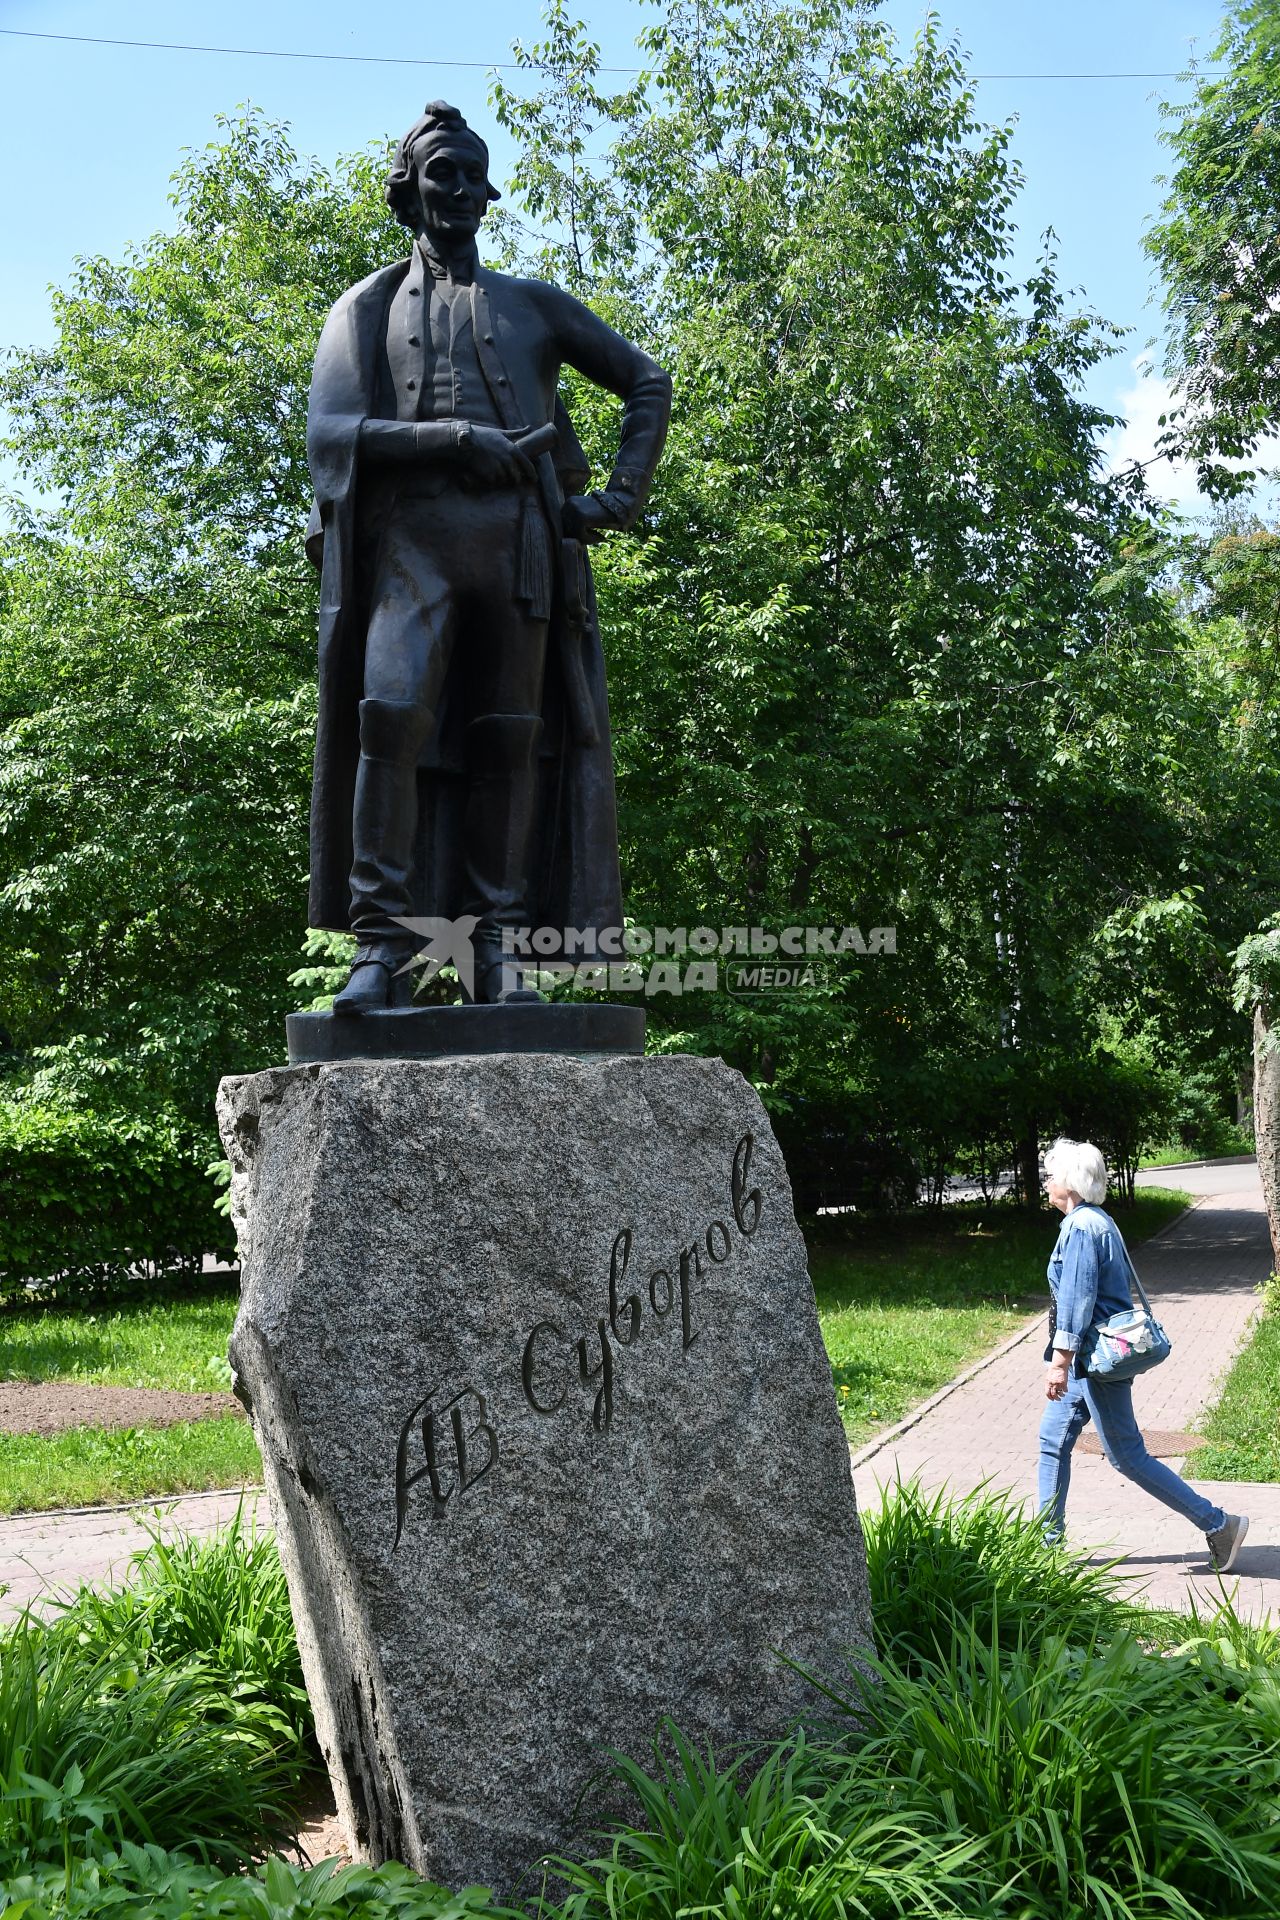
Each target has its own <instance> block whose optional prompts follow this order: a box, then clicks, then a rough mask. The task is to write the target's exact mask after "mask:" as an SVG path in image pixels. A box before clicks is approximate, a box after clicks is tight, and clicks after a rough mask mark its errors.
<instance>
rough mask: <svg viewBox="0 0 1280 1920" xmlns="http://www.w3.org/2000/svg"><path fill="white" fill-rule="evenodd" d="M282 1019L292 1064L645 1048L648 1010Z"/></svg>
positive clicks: (561, 1006)
mask: <svg viewBox="0 0 1280 1920" xmlns="http://www.w3.org/2000/svg"><path fill="white" fill-rule="evenodd" d="M284 1024H285V1031H286V1032H287V1034H288V1036H289V1062H290V1065H292V1066H305V1065H307V1064H309V1063H311V1062H313V1061H319V1060H439V1059H442V1058H444V1057H445V1056H446V1055H448V1054H461V1053H643V1052H644V1008H643V1007H626V1006H622V1007H619V1006H612V1005H610V1004H609V1003H607V1002H598V1003H597V1002H571V1001H558V1002H556V1003H554V1004H551V1003H548V1004H547V1005H545V1006H538V1005H536V1004H532V1003H530V1004H523V1005H521V1004H518V1005H516V1006H510V1007H503V1006H496V1007H475V1006H465V1007H464V1006H458V1007H389V1008H387V1009H386V1011H385V1012H379V1013H348V1014H334V1013H290V1014H287V1015H286V1016H285V1023H284Z"/></svg>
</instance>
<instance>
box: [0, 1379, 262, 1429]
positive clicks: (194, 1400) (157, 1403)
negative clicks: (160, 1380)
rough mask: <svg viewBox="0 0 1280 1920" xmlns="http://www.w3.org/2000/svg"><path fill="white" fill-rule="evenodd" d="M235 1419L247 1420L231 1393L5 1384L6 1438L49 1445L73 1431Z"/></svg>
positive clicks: (2, 1417)
mask: <svg viewBox="0 0 1280 1920" xmlns="http://www.w3.org/2000/svg"><path fill="white" fill-rule="evenodd" d="M229 1413H234V1414H240V1415H241V1416H243V1414H244V1408H243V1407H242V1406H241V1405H240V1402H239V1401H238V1400H237V1399H236V1397H235V1395H234V1394H231V1393H177V1392H172V1391H170V1390H169V1389H167V1388H164V1387H90V1386H84V1385H81V1384H80V1383H79V1382H76V1381H70V1380H0V1433H35V1434H40V1435H42V1436H43V1437H44V1438H45V1439H48V1438H51V1437H52V1435H54V1434H57V1433H66V1432H67V1430H68V1429H69V1428H71V1427H173V1426H177V1425H178V1424H179V1423H180V1422H182V1421H184V1420H221V1419H223V1418H225V1416H226V1415H227V1414H229Z"/></svg>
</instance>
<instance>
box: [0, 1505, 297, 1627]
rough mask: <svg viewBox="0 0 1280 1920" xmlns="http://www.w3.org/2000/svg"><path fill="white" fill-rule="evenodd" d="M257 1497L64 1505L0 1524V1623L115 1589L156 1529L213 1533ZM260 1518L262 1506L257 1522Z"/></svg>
mask: <svg viewBox="0 0 1280 1920" xmlns="http://www.w3.org/2000/svg"><path fill="white" fill-rule="evenodd" d="M259 1498H260V1495H259V1492H258V1489H257V1488H253V1487H251V1488H249V1489H248V1490H247V1491H246V1492H244V1493H240V1492H232V1493H192V1494H186V1495H184V1496H183V1498H182V1499H179V1500H148V1501H146V1502H145V1503H142V1504H139V1505H137V1506H129V1507H72V1508H69V1509H68V1510H67V1511H65V1512H63V1513H20V1514H17V1515H15V1516H14V1517H13V1518H12V1519H10V1520H0V1586H6V1587H7V1588H8V1591H7V1592H6V1593H4V1594H0V1620H3V1619H6V1618H8V1617H9V1616H11V1615H13V1614H15V1613H19V1612H21V1610H22V1608H23V1607H25V1606H26V1605H27V1604H28V1603H29V1602H30V1601H33V1600H40V1599H47V1598H48V1597H49V1596H50V1595H54V1594H57V1593H59V1592H65V1591H66V1589H67V1588H68V1587H76V1586H79V1585H80V1584H81V1583H82V1582H83V1583H85V1584H87V1585H89V1586H95V1587H105V1586H110V1585H111V1584H112V1583H113V1582H117V1583H118V1582H119V1581H121V1580H122V1579H123V1578H124V1574H125V1570H126V1568H127V1567H128V1564H129V1561H130V1559H131V1557H132V1556H133V1555H134V1554H135V1553H138V1552H140V1551H141V1549H142V1548H143V1547H146V1546H147V1545H149V1543H150V1539H151V1532H150V1531H149V1529H152V1530H153V1529H154V1528H155V1527H156V1526H157V1525H160V1526H161V1527H163V1529H164V1530H165V1532H170V1531H177V1532H180V1533H213V1532H215V1531H216V1529H217V1528H218V1527H222V1526H225V1525H226V1524H227V1522H228V1521H229V1520H231V1519H232V1518H233V1516H234V1514H235V1512H236V1509H237V1507H238V1506H239V1505H240V1503H241V1501H242V1500H243V1502H244V1509H245V1513H246V1514H247V1515H248V1514H253V1513H255V1512H256V1510H257V1504H258V1500H259ZM265 1513H266V1509H265V1504H264V1507H263V1515H264V1518H265Z"/></svg>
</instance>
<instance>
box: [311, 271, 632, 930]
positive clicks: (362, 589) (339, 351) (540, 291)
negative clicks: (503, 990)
mask: <svg viewBox="0 0 1280 1920" xmlns="http://www.w3.org/2000/svg"><path fill="white" fill-rule="evenodd" d="M413 265H414V267H415V268H416V266H417V262H416V261H415V262H414V263H413ZM410 268H411V263H410V262H409V261H407V260H403V261H399V262H397V264H396V265H395V266H391V267H385V268H383V269H381V270H380V271H379V272H377V273H374V274H371V275H370V276H369V278H368V279H367V280H363V281H361V282H360V284H359V285H358V286H355V287H352V288H350V289H349V291H348V292H346V293H345V294H343V296H342V298H341V299H340V300H339V301H338V302H337V304H336V305H335V306H334V308H333V310H332V312H331V313H330V315H329V318H328V320H327V321H326V323H325V327H324V330H323V332H322V334H321V337H320V344H319V347H318V348H317V351H316V361H315V371H314V374H313V377H312V384H311V398H310V405H309V408H308V415H307V457H308V461H309V464H310V467H311V477H312V483H313V485H314V488H315V495H316V505H315V510H314V511H313V513H312V518H311V525H310V527H309V528H308V537H307V551H308V553H309V554H310V555H311V557H312V559H313V561H314V562H315V563H316V564H317V565H318V566H319V568H320V575H321V586H320V661H319V667H320V688H319V693H320V700H319V716H318V721H317V727H316V751H315V780H314V785H313V788H312V798H311V897H310V923H311V925H312V926H315V927H327V928H332V929H336V930H339V931H346V930H347V928H348V926H349V911H350V872H351V862H352V845H351V823H352V806H353V802H354V796H355V776H356V763H357V759H358V756H359V751H360V741H359V705H360V700H361V697H362V694H363V690H364V645H365V633H366V629H367V626H368V616H369V604H368V603H369V593H370V579H369V572H370V565H371V558H370V555H371V546H372V543H371V540H370V538H369V530H368V529H366V528H363V527H362V524H361V513H360V499H359V497H358V496H359V478H358V465H357V458H356V449H357V440H358V437H359V432H360V423H361V421H362V420H365V419H368V418H374V419H379V418H381V419H394V418H395V417H396V384H397V370H396V368H395V366H394V365H393V362H394V360H395V356H396V351H397V343H396V342H395V341H391V342H390V343H389V342H388V339H387V331H388V313H389V309H390V306H391V301H392V298H393V296H394V294H395V291H396V289H397V287H398V286H399V285H400V283H401V281H402V280H403V279H404V277H405V275H406V273H407V272H409V271H410ZM553 299H554V300H557V301H559V302H561V303H563V304H564V305H565V307H566V310H567V309H569V308H572V309H573V313H574V316H576V319H577V323H578V324H579V325H581V324H582V323H583V316H585V319H586V320H588V321H590V323H591V327H592V328H593V329H598V330H599V333H600V336H601V338H606V337H607V339H606V345H607V346H608V347H610V348H612V349H613V350H614V351H615V353H616V352H617V350H625V353H626V354H629V355H632V356H634V361H635V363H636V366H637V367H638V368H639V369H640V373H639V375H638V376H637V378H638V380H639V381H640V383H643V378H644V372H645V370H650V371H651V373H652V375H656V376H657V380H658V382H665V381H666V376H665V375H664V374H662V373H661V371H660V369H658V368H656V367H655V366H654V365H653V362H651V361H648V360H646V359H645V356H643V355H641V354H640V353H639V352H638V350H637V349H634V348H630V347H627V345H626V343H625V342H622V341H621V340H620V339H619V337H618V336H617V335H616V334H612V333H611V332H610V330H609V329H607V328H605V327H604V325H603V322H600V321H598V320H596V319H595V317H594V316H592V315H587V314H586V310H585V309H582V308H579V307H578V306H577V303H576V302H570V301H569V299H568V296H567V295H561V294H559V293H558V292H557V290H556V289H553V288H543V287H541V284H540V283H537V282H527V281H519V280H513V279H510V278H508V277H507V276H506V275H502V274H497V273H491V272H489V271H487V270H485V269H483V268H482V269H480V270H479V271H478V272H477V274H476V282H475V288H474V291H473V295H472V301H473V313H474V314H475V317H476V323H477V324H476V329H475V331H476V342H477V349H478V351H479V354H480V363H481V369H482V371H483V373H484V376H485V380H486V383H487V384H488V386H489V388H490V391H491V393H492V394H493V398H494V402H495V406H496V408H497V411H498V416H499V418H500V419H502V420H503V421H504V424H506V425H508V426H512V427H514V426H528V427H535V426H540V425H542V424H544V423H545V422H547V421H548V420H550V419H552V418H554V419H555V423H556V426H557V428H558V430H559V445H558V449H557V451H556V452H555V453H554V454H544V455H543V456H542V459H541V461H540V462H539V480H540V492H541V496H542V499H543V501H544V503H545V505H546V508H547V510H548V517H549V518H552V519H554V520H555V521H556V522H558V510H559V507H560V505H561V504H562V503H563V499H564V496H565V494H566V493H569V492H578V491H580V490H581V489H582V487H583V486H584V485H585V484H586V478H587V468H586V460H585V458H584V456H583V452H582V448H581V446H580V445H579V443H578V440H577V436H576V435H575V434H574V432H573V428H572V426H571V424H570V422H569V418H568V415H567V413H566V412H565V410H564V408H563V406H562V405H561V404H560V403H559V401H558V400H557V399H556V397H555V386H554V376H552V377H551V379H550V381H549V380H548V377H547V373H546V368H545V367H541V368H540V367H539V365H538V360H537V356H536V355H535V354H533V353H532V352H531V351H529V342H530V336H531V335H533V334H536V333H537V328H538V327H541V328H542V334H543V335H545V333H546V327H545V323H544V317H543V315H542V313H541V312H540V311H538V310H539V309H540V308H541V307H542V306H543V305H544V303H546V302H549V301H551V300H553ZM535 344H541V345H543V346H545V340H544V339H542V338H541V336H539V338H538V340H536V341H535ZM592 344H593V347H594V346H595V345H596V344H598V343H596V342H595V340H594V338H593V341H592ZM544 357H545V356H544ZM610 384H613V382H612V381H611V382H610ZM652 384H653V382H652V381H651V382H650V385H652ZM548 389H549V390H548ZM669 391H670V389H669V383H667V385H666V393H667V394H668V395H669ZM663 428H664V430H665V415H664V418H663ZM625 435H626V429H625V426H624V439H625ZM659 444H660V442H659ZM552 530H553V537H554V540H553V543H554V546H555V550H556V552H557V553H558V554H561V555H562V564H560V565H558V566H557V567H556V568H554V569H553V572H554V576H555V578H554V585H553V595H552V608H551V628H550V634H549V644H548V654H547V676H546V690H545V695H544V700H543V716H544V719H545V722H546V727H545V732H544V738H543V747H542V753H541V758H540V772H541V779H540V787H539V801H538V818H537V825H536V829H535V836H534V838H535V845H534V848H533V854H532V858H531V881H532V884H531V887H530V893H529V900H528V906H529V913H530V925H531V926H544V927H554V928H567V927H576V928H588V927H594V928H602V927H615V926H619V925H621V922H622V899H621V885H620V880H619V874H618V839H617V814H616V806H615V800H614V785H613V759H612V753H611V750H610V737H609V710H608V701H607V696H606V692H605V673H604V653H603V649H602V646H601V641H600V629H599V624H598V621H597V618H596V608H595V595H594V591H593V589H592V584H591V575H590V568H589V566H588V565H587V561H586V554H585V551H584V550H583V549H581V548H578V547H576V545H574V544H567V545H566V546H565V547H564V548H562V547H561V543H560V538H559V534H560V529H559V526H558V524H554V525H553V529H552ZM565 558H567V559H568V560H570V561H571V562H572V561H574V560H576V562H577V572H578V578H577V580H576V582H575V581H573V580H572V579H568V578H567V577H566V574H567V568H566V565H565V564H564V563H563V561H564V559H565ZM575 589H576V590H575ZM566 593H567V594H568V597H569V599H570V601H574V600H578V599H579V598H580V601H581V609H582V611H581V614H580V615H578V616H577V617H576V618H575V619H570V618H569V617H568V613H567V609H566ZM452 680H453V676H452V675H450V676H448V677H447V683H446V689H445V696H444V699H443V701H442V702H441V710H440V713H439V715H438V719H437V725H436V727H435V729H434V732H433V736H432V738H431V739H430V740H429V741H428V743H427V747H426V749H425V750H424V754H423V761H422V765H421V767H420V770H419V781H418V791H419V801H420V805H419V837H418V855H417V876H416V883H415V888H414V896H415V897H414V899H413V910H414V912H415V913H416V914H423V915H427V914H437V915H440V916H442V917H444V918H446V919H455V918H456V917H457V916H458V912H459V900H460V884H461V856H462V845H461V842H462V809H463V806H464V805H465V776H464V759H463V753H462V732H463V728H464V725H465V721H466V719H467V718H468V717H469V716H467V715H464V714H463V713H462V712H461V710H460V701H459V700H458V699H457V697H456V696H454V695H453V694H452V689H451V687H450V685H449V684H448V681H452Z"/></svg>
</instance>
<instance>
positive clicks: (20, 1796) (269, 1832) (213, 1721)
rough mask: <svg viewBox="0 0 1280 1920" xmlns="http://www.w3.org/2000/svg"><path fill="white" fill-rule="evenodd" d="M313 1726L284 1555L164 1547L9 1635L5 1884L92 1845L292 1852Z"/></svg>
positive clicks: (3, 1694) (261, 1549)
mask: <svg viewBox="0 0 1280 1920" xmlns="http://www.w3.org/2000/svg"><path fill="white" fill-rule="evenodd" d="M310 1725H311V1722H310V1709H309V1707H308V1704H307V1699H306V1694H305V1691H304V1689H303V1686H302V1674H301V1669H300V1667H299V1664H298V1655H297V1648H296V1645H295V1643H294V1638H293V1630H292V1623H291V1621H290V1618H289V1611H288V1599H287V1595H286V1593H285V1589H284V1581H283V1576H282V1574H281V1571H280V1564H279V1560H278V1557H277V1555H276V1551H275V1547H274V1544H273V1543H271V1542H270V1541H268V1540H259V1539H255V1538H254V1537H253V1536H252V1535H251V1534H246V1533H241V1531H240V1530H239V1529H238V1528H237V1529H234V1530H232V1531H231V1532H230V1533H229V1534H227V1535H225V1536H223V1537H222V1538H220V1539H217V1540H213V1541H208V1542H195V1541H191V1540H184V1541H181V1542H180V1543H178V1544H176V1545H168V1544H164V1543H161V1542H159V1541H157V1542H156V1543H155V1544H154V1545H153V1546H152V1547H151V1548H149V1549H148V1550H147V1551H146V1552H145V1553H143V1554H142V1555H141V1556H139V1557H138V1559H137V1561H136V1562H135V1566H134V1569H133V1580H132V1582H131V1584H130V1585H129V1586H127V1587H125V1588H123V1589H120V1590H118V1591H114V1592H109V1593H103V1594H99V1593H95V1592H93V1591H92V1590H91V1589H84V1590H82V1591H81V1593H80V1594H79V1595H78V1596H77V1598H76V1599H75V1600H74V1601H73V1602H71V1603H70V1604H69V1605H67V1606H66V1607H65V1608H63V1609H62V1610H61V1612H55V1613H53V1614H52V1615H50V1616H49V1617H48V1618H37V1617H35V1616H33V1615H30V1614H28V1615H25V1616H23V1618H22V1619H20V1620H19V1622H18V1623H17V1625H16V1626H15V1627H13V1628H12V1629H10V1630H9V1631H8V1632H7V1633H6V1634H5V1636H4V1641H3V1658H2V1660H0V1782H3V1793H2V1797H0V1878H2V1877H4V1876H3V1867H4V1865H5V1864H6V1862H7V1863H9V1864H16V1862H17V1861H18V1860H19V1859H24V1860H27V1861H31V1862H39V1861H41V1860H47V1859H49V1858H50V1857H53V1858H55V1859H59V1860H61V1861H62V1863H63V1865H64V1868H65V1867H66V1865H67V1862H68V1860H69V1859H70V1856H71V1853H72V1851H75V1850H78V1849H79V1847H80V1846H81V1845H82V1844H83V1843H84V1841H85V1840H86V1839H87V1837H88V1836H89V1835H97V1836H99V1837H100V1840H101V1841H103V1842H114V1843H115V1844H116V1845H117V1846H119V1845H122V1844H123V1843H125V1842H126V1841H128V1842H131V1843H134V1844H138V1845H142V1846H148V1845H150V1846H155V1847H159V1848H162V1849H169V1848H178V1847H190V1848H192V1849H194V1850H195V1851H196V1852H197V1853H199V1854H200V1855H202V1856H204V1857H205V1858H207V1859H209V1860H211V1861H213V1862H215V1863H222V1864H225V1865H226V1866H228V1867H230V1866H234V1865H236V1864H238V1863H239V1862H240V1861H242V1860H244V1859H246V1858H247V1857H249V1855H250V1854H251V1853H253V1852H254V1851H255V1850H256V1849H258V1848H259V1847H261V1845H262V1842H263V1838H264V1836H266V1837H268V1838H276V1839H283V1838H285V1837H286V1836H287V1835H288V1833H289V1830H290V1815H289V1807H290V1804H291V1801H292V1799H293V1797H294V1795H295V1794H296V1791H297V1786H298V1783H299V1781H300V1780H301V1778H302V1777H303V1775H304V1773H305V1770H306V1768H307V1766H308V1764H309V1762H310V1757H311V1746H310V1741H311V1734H310Z"/></svg>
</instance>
